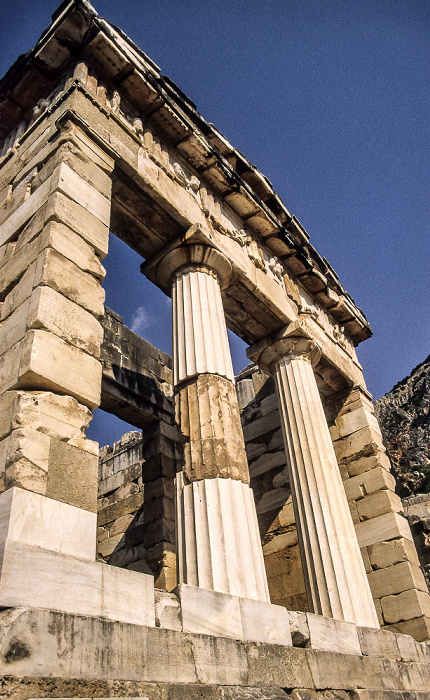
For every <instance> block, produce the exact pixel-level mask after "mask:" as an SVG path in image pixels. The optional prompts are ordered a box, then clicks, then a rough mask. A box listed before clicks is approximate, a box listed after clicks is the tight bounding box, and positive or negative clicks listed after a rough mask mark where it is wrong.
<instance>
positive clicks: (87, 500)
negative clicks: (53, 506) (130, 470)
mask: <svg viewBox="0 0 430 700" xmlns="http://www.w3.org/2000/svg"><path fill="white" fill-rule="evenodd" d="M97 476H98V457H97V455H94V454H91V453H89V452H86V451H84V450H81V449H79V448H78V447H74V446H73V445H69V444H68V443H66V442H62V441H61V440H57V439H55V438H51V444H50V451H49V469H48V482H47V486H46V495H47V496H49V497H50V498H54V499H56V500H57V501H62V502H63V503H69V504H70V505H72V506H76V507H78V508H82V509H83V510H89V511H91V512H97Z"/></svg>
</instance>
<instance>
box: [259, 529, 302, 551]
mask: <svg viewBox="0 0 430 700" xmlns="http://www.w3.org/2000/svg"><path fill="white" fill-rule="evenodd" d="M297 543H298V539H297V530H292V531H291V532H283V533H282V534H280V535H276V536H275V537H274V538H273V539H272V540H270V542H267V544H265V545H263V554H264V556H265V557H267V556H268V555H269V554H273V553H274V552H283V551H284V550H286V549H289V548H290V547H294V546H295V545H297Z"/></svg>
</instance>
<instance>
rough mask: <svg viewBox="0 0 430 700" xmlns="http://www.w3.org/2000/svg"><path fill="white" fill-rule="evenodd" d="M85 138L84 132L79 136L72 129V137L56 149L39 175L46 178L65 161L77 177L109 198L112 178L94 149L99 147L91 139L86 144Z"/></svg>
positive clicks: (43, 178)
mask: <svg viewBox="0 0 430 700" xmlns="http://www.w3.org/2000/svg"><path fill="white" fill-rule="evenodd" d="M83 138H84V134H83V132H81V134H80V136H77V133H76V130H73V132H72V131H71V132H70V139H69V140H68V141H66V142H65V143H62V144H61V146H60V147H59V148H58V149H57V150H56V151H55V153H54V154H53V155H52V156H51V158H50V159H49V160H48V161H47V163H46V165H44V167H43V169H42V171H41V172H40V173H39V177H40V178H41V179H42V180H46V179H47V178H48V177H49V176H50V175H51V174H52V173H53V172H54V170H55V169H56V168H57V167H58V165H59V164H61V163H65V164H66V165H67V166H68V168H70V169H71V170H72V171H73V172H74V174H75V177H79V178H80V180H83V181H85V182H86V183H88V184H89V185H90V186H91V188H94V189H96V190H97V191H98V192H99V193H100V194H101V195H103V196H104V197H105V198H106V199H108V200H109V199H110V195H111V189H112V180H111V177H110V175H109V174H108V173H107V172H105V168H106V165H105V164H104V163H102V162H101V161H100V159H99V158H98V157H97V155H96V153H95V150H94V148H97V147H96V146H95V145H93V146H92V147H91V146H90V145H89V139H88V140H87V141H88V144H85V143H84V141H83ZM93 159H94V161H93Z"/></svg>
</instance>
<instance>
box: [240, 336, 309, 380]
mask: <svg viewBox="0 0 430 700" xmlns="http://www.w3.org/2000/svg"><path fill="white" fill-rule="evenodd" d="M247 355H248V357H249V359H250V360H252V361H253V362H255V363H256V364H257V365H258V366H259V367H261V369H263V370H264V371H265V372H268V373H269V374H273V372H274V370H275V367H276V365H277V364H279V363H280V362H291V360H294V359H297V358H300V359H302V360H307V361H308V362H310V363H311V364H312V366H315V365H316V364H317V363H318V361H319V359H320V357H321V346H320V345H319V343H317V342H316V341H315V340H314V339H312V338H309V337H308V336H307V335H305V334H304V332H303V329H302V328H301V327H297V324H294V327H293V328H290V327H289V326H288V327H287V328H285V329H282V330H281V331H278V332H277V333H275V334H274V335H271V336H268V337H267V338H263V339H262V340H260V341H258V343H255V344H254V345H252V346H251V347H250V348H248V350H247Z"/></svg>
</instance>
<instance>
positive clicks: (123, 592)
mask: <svg viewBox="0 0 430 700" xmlns="http://www.w3.org/2000/svg"><path fill="white" fill-rule="evenodd" d="M0 557H1V565H0V607H33V608H47V609H49V610H59V611H62V612H68V613H74V614H77V615H89V616H92V617H104V618H107V619H109V620H117V621H120V622H129V623H132V624H135V625H147V626H149V627H154V626H155V610H154V579H153V577H152V576H147V575H146V574H141V573H137V572H135V571H129V570H127V569H119V568H117V567H114V566H109V565H108V564H101V563H99V562H95V561H87V560H85V559H79V558H77V557H72V556H66V555H63V554H59V553H57V552H53V551H48V550H44V549H40V548H38V547H31V546H29V545H27V544H23V543H18V542H6V544H4V543H3V544H2V546H1V547H0Z"/></svg>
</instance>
